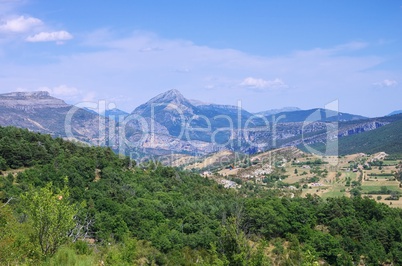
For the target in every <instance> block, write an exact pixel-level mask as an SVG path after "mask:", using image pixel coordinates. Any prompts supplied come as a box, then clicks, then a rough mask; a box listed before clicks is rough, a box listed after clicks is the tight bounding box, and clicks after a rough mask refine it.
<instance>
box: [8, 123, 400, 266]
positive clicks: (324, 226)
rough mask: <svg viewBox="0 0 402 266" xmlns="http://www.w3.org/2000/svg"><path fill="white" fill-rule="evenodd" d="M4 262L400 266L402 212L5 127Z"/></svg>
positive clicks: (360, 200)
mask: <svg viewBox="0 0 402 266" xmlns="http://www.w3.org/2000/svg"><path fill="white" fill-rule="evenodd" d="M0 172H1V174H0V265H247V266H253V265H255V266H257V265H303V266H307V265H358V264H359V263H360V264H362V263H364V264H365V265H386V264H388V265H391V264H392V265H402V210H400V209H397V208H390V207H389V206H387V205H385V204H379V203H376V202H375V201H374V200H372V199H369V198H362V197H354V198H346V197H339V198H329V199H326V200H324V199H321V198H319V197H317V196H310V195H308V196H307V197H305V198H300V197H295V198H292V199H291V198H287V197H282V196H280V192H279V191H276V190H273V189H272V190H265V189H262V188H261V187H259V186H257V185H253V184H244V185H243V186H242V188H241V189H238V190H234V189H225V188H223V186H222V185H219V184H218V183H216V182H215V181H213V180H209V179H208V178H205V177H202V176H200V175H199V174H196V173H191V172H186V171H182V170H179V169H175V168H172V167H166V166H162V165H161V164H160V163H158V162H152V161H150V162H148V163H147V164H146V165H141V166H140V165H136V162H135V161H132V160H130V158H128V157H122V156H118V155H116V154H115V153H114V152H113V151H112V150H111V149H110V148H104V147H89V146H83V145H81V144H79V143H73V142H69V141H65V140H63V139H61V138H56V139H53V138H52V137H51V136H49V135H44V134H38V133H32V132H30V131H28V130H25V129H17V128H14V127H0Z"/></svg>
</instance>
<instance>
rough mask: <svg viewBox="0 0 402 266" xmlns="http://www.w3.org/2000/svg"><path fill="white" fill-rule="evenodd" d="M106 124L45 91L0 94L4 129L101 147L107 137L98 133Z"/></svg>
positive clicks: (1, 117)
mask: <svg viewBox="0 0 402 266" xmlns="http://www.w3.org/2000/svg"><path fill="white" fill-rule="evenodd" d="M103 123H105V120H104V119H100V117H99V115H98V114H96V113H94V112H90V111H87V110H85V109H81V108H77V107H74V106H72V105H69V104H66V103H65V102H64V101H63V100H61V99H57V98H54V97H52V96H50V95H49V93H48V92H45V91H38V92H13V93H6V94H0V125H1V126H16V127H20V128H27V129H29V130H32V131H36V132H41V133H46V134H51V135H52V136H54V137H74V138H76V139H77V140H80V141H85V142H88V143H92V144H98V143H100V142H102V141H103V140H104V138H105V136H102V134H100V132H99V128H100V126H101V125H102V124H103Z"/></svg>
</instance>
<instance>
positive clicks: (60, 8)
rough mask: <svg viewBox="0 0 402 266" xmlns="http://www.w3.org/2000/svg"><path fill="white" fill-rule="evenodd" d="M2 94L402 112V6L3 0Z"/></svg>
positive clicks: (392, 1) (129, 103) (122, 104)
mask: <svg viewBox="0 0 402 266" xmlns="http://www.w3.org/2000/svg"><path fill="white" fill-rule="evenodd" d="M0 70H1V72H0V93H5V92H10V91H17V90H19V91H34V90H47V91H49V92H50V93H51V94H52V95H53V96H55V97H58V98H62V99H65V100H66V101H67V102H69V103H80V102H83V101H95V102H96V101H98V100H106V101H108V102H110V103H113V104H114V105H115V106H117V108H120V109H123V110H126V111H132V110H133V109H134V108H135V107H136V106H138V105H139V104H141V103H144V102H145V101H147V100H148V99H150V98H151V97H153V96H155V95H157V94H159V93H162V92H164V91H166V90H169V89H178V90H180V91H181V92H182V93H183V95H184V96H185V97H187V98H190V99H197V100H201V101H204V102H213V103H219V104H231V105H236V104H237V102H238V101H241V102H242V106H243V107H244V108H245V109H247V110H249V111H252V112H258V111H263V110H268V109H274V108H281V107H284V106H297V107H300V108H303V109H309V108H313V107H324V106H325V105H327V104H328V103H330V102H332V101H335V100H338V102H339V110H340V111H342V112H350V113H356V114H361V115H365V116H381V115H384V114H387V113H389V112H391V111H393V110H398V109H402V101H401V99H402V1H401V0H400V1H396V0H389V1H374V0H373V1H343V0H341V1H316V0H311V1H235V0H233V1H223V0H222V1H209V0H204V1H179V0H172V1H145V0H143V1H129V0H120V1H115V2H111V1H93V0H87V1H76V0H70V1H51V0H0Z"/></svg>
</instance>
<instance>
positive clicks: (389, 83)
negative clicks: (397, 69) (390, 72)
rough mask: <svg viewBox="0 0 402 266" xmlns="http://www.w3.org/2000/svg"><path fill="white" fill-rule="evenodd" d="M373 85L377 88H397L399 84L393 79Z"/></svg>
mask: <svg viewBox="0 0 402 266" xmlns="http://www.w3.org/2000/svg"><path fill="white" fill-rule="evenodd" d="M373 85H374V86H377V87H383V88H387V87H395V86H396V85H398V82H397V81H396V80H393V79H384V80H383V81H381V82H376V83H374V84H373Z"/></svg>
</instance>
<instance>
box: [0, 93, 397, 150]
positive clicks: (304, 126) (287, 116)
mask: <svg viewBox="0 0 402 266" xmlns="http://www.w3.org/2000/svg"><path fill="white" fill-rule="evenodd" d="M109 111H110V112H109V113H106V114H104V115H105V116H106V117H105V116H103V115H102V116H100V115H98V114H97V113H95V112H93V111H91V110H85V109H80V108H77V107H75V106H72V105H69V104H66V103H65V102H64V101H63V100H60V99H57V98H54V97H51V96H50V95H49V94H48V93H47V92H14V93H7V94H0V125H1V126H8V125H11V126H17V127H23V128H27V129H29V130H32V131H38V132H42V133H48V134H51V135H53V136H57V137H67V138H75V139H78V140H80V141H85V142H88V143H90V144H93V145H109V146H111V147H112V148H113V149H114V150H116V151H118V152H124V153H126V154H130V153H132V152H140V153H141V154H144V153H148V154H149V153H151V154H158V155H159V154H167V153H171V152H173V153H190V154H195V153H197V154H208V153H212V152H217V151H220V150H232V151H241V152H246V153H256V152H261V151H265V150H268V149H271V148H276V147H284V146H297V145H300V144H314V143H321V142H325V141H326V140H327V139H328V138H341V137H345V136H349V135H353V134H359V133H362V132H366V131H371V130H375V129H377V128H379V127H382V126H384V125H386V124H388V123H392V122H394V121H399V120H401V119H402V115H401V116H388V117H382V118H373V119H367V118H364V117H361V116H356V115H352V114H346V113H336V112H334V111H329V110H325V109H311V110H293V109H292V110H290V111H289V112H281V113H278V114H276V115H275V117H274V116H272V114H269V115H266V114H265V115H266V116H264V114H259V115H255V114H254V115H253V114H251V113H249V112H247V111H246V110H243V109H241V108H238V107H236V106H229V105H217V104H204V103H200V102H196V103H195V101H190V100H188V99H186V98H185V97H184V96H183V95H182V94H181V93H180V92H179V91H177V90H170V91H167V92H165V93H162V94H160V95H158V96H156V97H154V98H152V99H150V100H149V101H148V102H146V103H145V104H142V105H140V106H139V107H137V108H136V109H135V110H134V111H133V112H132V113H131V114H127V113H125V112H123V111H120V110H117V109H116V110H109ZM108 115H112V116H110V118H112V119H110V120H109V119H108ZM116 117H118V119H116ZM123 117H124V119H123ZM277 118H280V119H277Z"/></svg>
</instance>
